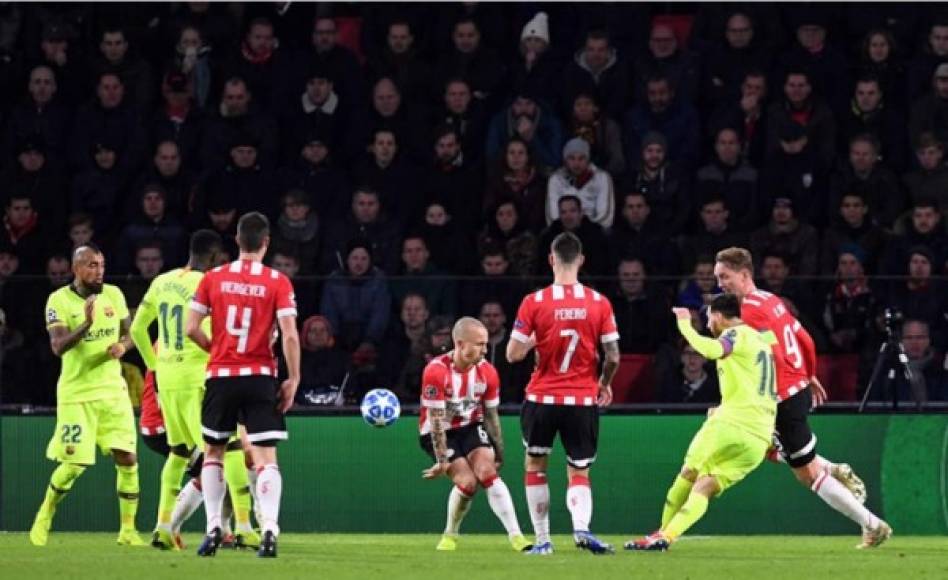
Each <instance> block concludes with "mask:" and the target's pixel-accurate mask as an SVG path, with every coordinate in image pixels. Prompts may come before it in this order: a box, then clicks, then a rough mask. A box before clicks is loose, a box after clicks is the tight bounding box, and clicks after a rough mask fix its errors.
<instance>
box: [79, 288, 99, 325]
mask: <svg viewBox="0 0 948 580" xmlns="http://www.w3.org/2000/svg"><path fill="white" fill-rule="evenodd" d="M97 297H98V294H90V295H89V296H87V297H86V303H85V305H84V306H83V311H84V312H85V314H86V322H87V323H89V324H92V321H93V319H95V299H96V298H97Z"/></svg>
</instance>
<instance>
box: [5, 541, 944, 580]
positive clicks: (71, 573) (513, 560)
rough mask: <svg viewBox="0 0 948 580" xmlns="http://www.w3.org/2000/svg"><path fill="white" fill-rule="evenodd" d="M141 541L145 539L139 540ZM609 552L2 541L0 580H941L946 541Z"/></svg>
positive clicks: (707, 545)
mask: <svg viewBox="0 0 948 580" xmlns="http://www.w3.org/2000/svg"><path fill="white" fill-rule="evenodd" d="M143 537H144V535H143ZM604 539H606V540H607V541H612V542H616V546H617V548H619V550H618V553H617V554H616V555H614V556H594V555H592V554H589V553H587V552H581V551H579V550H577V549H576V548H574V547H573V545H572V541H571V538H568V537H566V536H556V537H555V538H554V545H555V546H556V548H557V550H558V551H557V553H556V554H554V555H552V556H548V557H530V556H525V555H522V554H517V553H515V552H513V551H512V550H511V549H510V548H509V547H508V544H507V542H506V538H505V537H504V536H502V535H471V536H462V537H461V542H460V544H459V547H458V551H457V552H450V553H449V552H435V550H434V545H435V543H436V542H437V540H438V536H437V535H396V534H380V535H367V534H286V535H284V536H283V537H281V538H280V546H279V549H280V553H279V558H277V559H276V560H264V559H259V558H257V557H256V556H255V555H254V554H253V553H251V552H238V551H233V550H221V551H220V552H218V555H217V556H216V557H214V558H206V559H204V558H198V557H197V556H195V555H194V549H195V548H196V547H197V543H198V541H199V536H198V535H196V534H186V535H185V541H186V542H187V543H188V547H187V550H186V551H184V552H159V551H158V550H155V549H154V548H151V547H141V548H127V547H119V546H116V545H115V538H114V534H91V533H66V532H59V533H57V532H55V531H54V532H53V533H52V534H51V535H50V540H49V545H47V546H46V547H44V548H35V547H33V546H31V545H30V543H29V540H28V538H27V536H26V534H24V533H0V578H10V579H14V578H16V579H23V580H41V579H44V578H53V579H56V580H65V579H68V578H82V579H89V580H93V579H94V580H110V579H118V580H151V579H162V580H163V579H169V580H171V579H174V580H183V579H190V578H194V579H201V580H204V579H216V578H222V579H227V580H237V579H240V578H254V579H255V580H270V579H274V580H276V579H282V578H300V579H306V580H312V579H314V578H326V579H336V578H385V579H395V578H413V579H414V578H451V579H455V578H471V579H483V580H489V579H494V578H514V579H516V580H529V579H534V578H535V579H544V580H554V579H559V578H574V579H575V578H583V579H584V580H599V579H604V578H622V579H630V578H647V579H652V578H669V579H675V580H684V579H686V578H687V579H699V578H720V579H722V580H738V579H745V578H747V579H764V580H778V579H783V578H786V579H791V580H808V579H811V578H831V579H833V580H839V579H848V578H852V579H857V578H858V579H867V580H868V579H873V580H874V579H878V578H900V579H901V580H909V579H911V580H915V579H918V578H932V579H934V578H948V540H946V539H945V538H944V537H938V536H927V537H924V536H912V537H899V536H898V535H896V536H895V537H893V538H892V539H891V540H889V542H888V543H886V544H885V545H884V546H882V547H881V548H879V549H876V550H869V551H863V550H855V549H853V545H854V544H856V543H857V538H856V537H854V536H853V537H850V536H846V537H844V536H822V537H821V536H718V537H693V538H686V539H684V540H682V541H681V542H679V543H678V544H676V545H675V546H674V547H673V548H672V551H670V552H667V553H658V552H649V553H631V552H625V551H623V550H622V549H621V542H622V541H624V540H625V539H627V538H622V537H615V536H607V537H605V538H604Z"/></svg>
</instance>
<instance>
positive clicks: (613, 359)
mask: <svg viewBox="0 0 948 580" xmlns="http://www.w3.org/2000/svg"><path fill="white" fill-rule="evenodd" d="M602 350H603V351H605V355H606V356H605V358H604V359H603V361H602V374H601V375H600V376H599V406H600V407H608V406H609V405H610V404H611V403H612V379H614V378H615V376H616V371H618V370H619V362H620V360H621V354H620V353H619V341H618V340H612V341H609V342H606V343H603V345H602Z"/></svg>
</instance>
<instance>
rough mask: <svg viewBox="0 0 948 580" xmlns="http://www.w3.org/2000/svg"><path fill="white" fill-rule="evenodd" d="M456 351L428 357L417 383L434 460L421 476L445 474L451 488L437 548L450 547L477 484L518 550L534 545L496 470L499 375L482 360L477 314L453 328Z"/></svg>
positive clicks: (500, 442) (426, 445)
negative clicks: (442, 530) (432, 357)
mask: <svg viewBox="0 0 948 580" xmlns="http://www.w3.org/2000/svg"><path fill="white" fill-rule="evenodd" d="M451 337H452V338H453V340H454V350H452V351H451V352H449V353H446V354H443V355H441V356H439V357H437V358H434V359H432V361H431V362H430V363H428V366H426V367H425V370H424V374H423V375H422V382H421V385H422V386H421V416H420V418H419V430H420V432H421V436H420V442H421V447H422V448H423V449H424V450H425V451H426V452H427V453H428V455H430V456H431V457H432V458H433V459H434V460H435V464H434V465H432V466H431V467H429V468H428V469H426V470H424V471H423V472H422V476H423V477H424V478H425V479H436V478H438V477H440V476H442V475H447V476H448V477H449V478H450V479H451V481H452V482H454V487H452V488H451V494H450V495H449V496H448V521H447V524H446V525H445V529H444V534H443V535H442V536H441V541H439V542H438V545H437V547H436V549H437V550H440V551H449V552H450V551H454V550H456V549H457V545H458V535H459V533H460V529H461V521H462V520H463V519H464V516H465V515H467V512H468V510H470V509H471V502H472V501H473V500H474V494H475V493H476V492H477V486H478V484H479V485H480V486H481V487H483V488H484V492H485V493H486V494H487V502H488V503H489V504H490V508H491V509H492V510H493V511H494V515H496V516H497V519H499V520H500V523H502V524H503V526H504V529H506V530H507V536H508V537H509V538H510V545H511V547H513V549H514V550H516V551H518V552H522V551H526V550H529V549H530V548H531V547H532V546H531V545H530V542H528V541H527V539H526V538H524V537H523V533H521V531H520V524H519V523H518V522H517V512H516V510H515V509H514V505H513V500H512V499H511V497H510V490H509V489H508V488H507V484H505V483H504V480H502V479H501V478H500V476H499V475H498V474H497V469H499V468H500V466H501V464H502V463H503V461H504V459H503V457H504V439H503V436H502V433H501V431H500V415H499V414H498V412H497V406H498V405H499V404H500V378H499V376H498V375H497V369H495V368H494V366H493V365H492V364H490V363H489V362H487V361H485V360H484V354H485V353H486V352H487V329H486V328H485V327H484V325H483V324H482V323H481V322H480V321H479V320H477V319H475V318H468V317H465V318H461V319H459V320H458V321H457V322H456V323H455V324H454V328H453V329H452V331H451Z"/></svg>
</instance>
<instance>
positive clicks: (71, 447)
mask: <svg viewBox="0 0 948 580" xmlns="http://www.w3.org/2000/svg"><path fill="white" fill-rule="evenodd" d="M75 452H76V447H75V446H74V445H66V455H73V454H74V453H75Z"/></svg>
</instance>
